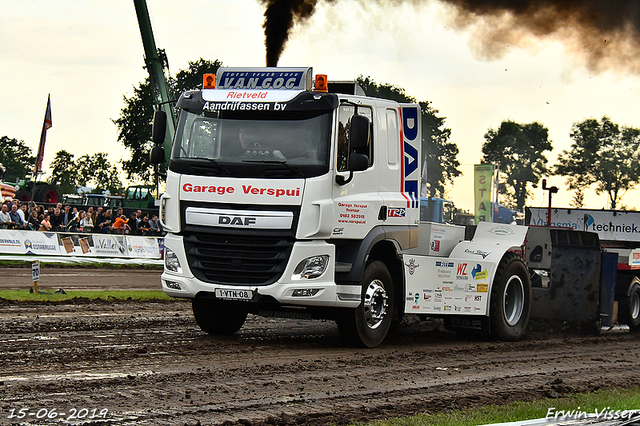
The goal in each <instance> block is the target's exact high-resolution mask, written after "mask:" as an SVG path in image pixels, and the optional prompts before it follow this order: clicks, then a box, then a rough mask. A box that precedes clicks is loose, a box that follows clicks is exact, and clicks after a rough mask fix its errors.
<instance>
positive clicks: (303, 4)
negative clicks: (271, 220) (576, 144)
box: [259, 0, 640, 72]
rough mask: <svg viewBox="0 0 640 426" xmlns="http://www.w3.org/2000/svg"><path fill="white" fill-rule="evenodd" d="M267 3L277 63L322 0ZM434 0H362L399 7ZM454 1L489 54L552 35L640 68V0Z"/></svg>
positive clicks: (610, 62)
mask: <svg viewBox="0 0 640 426" xmlns="http://www.w3.org/2000/svg"><path fill="white" fill-rule="evenodd" d="M259 1H260V2H261V3H262V4H264V5H265V7H266V9H265V12H264V18H265V19H264V24H263V27H264V32H265V46H266V49H267V66H276V65H277V64H278V59H279V58H280V55H281V54H282V52H283V50H284V47H285V44H286V42H287V39H288V37H289V33H290V31H291V29H292V28H293V26H294V25H295V24H298V23H303V22H304V21H306V20H307V19H308V18H309V17H310V16H312V15H313V13H314V11H315V8H316V5H317V4H318V2H319V1H325V2H327V3H333V2H335V1H337V0H259ZM429 1H431V0H368V1H366V0H358V2H361V3H365V2H367V3H374V4H380V5H388V6H393V5H396V4H399V3H403V2H409V3H412V4H416V5H418V4H420V3H425V4H426V3H428V2H429ZM438 1H440V2H442V3H445V4H449V5H452V6H454V10H455V17H454V24H455V26H456V27H458V28H466V27H471V26H474V25H475V24H480V25H478V26H476V27H475V30H476V31H477V33H478V34H477V35H478V37H479V41H480V43H481V46H482V47H481V50H482V53H483V55H484V56H485V57H486V58H492V57H499V56H500V55H501V52H503V51H505V50H506V48H507V46H509V45H516V46H518V45H520V44H524V45H526V42H525V41H526V40H524V39H527V38H531V37H537V38H545V37H551V38H553V39H554V40H558V41H561V42H562V43H563V44H564V45H565V47H566V48H567V49H568V50H569V51H571V52H572V53H576V54H578V55H580V56H582V57H584V58H585V59H586V62H587V66H588V67H589V68H590V69H592V70H595V71H601V70H603V69H607V68H614V67H615V68H622V69H625V70H627V71H632V72H640V54H639V53H640V40H639V39H640V37H639V36H640V1H639V0H616V1H609V0H438Z"/></svg>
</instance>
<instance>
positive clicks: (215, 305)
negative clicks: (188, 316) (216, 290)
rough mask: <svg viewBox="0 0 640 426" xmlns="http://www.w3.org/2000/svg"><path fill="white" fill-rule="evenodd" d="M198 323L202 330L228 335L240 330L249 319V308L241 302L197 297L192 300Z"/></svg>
mask: <svg viewBox="0 0 640 426" xmlns="http://www.w3.org/2000/svg"><path fill="white" fill-rule="evenodd" d="M191 308H192V309H193V316H194V317H195V319H196V323H198V326H199V327H200V329H201V330H202V331H204V332H205V333H209V334H212V335H218V336H219V335H222V336H228V335H231V334H234V333H235V332H236V331H238V330H240V328H241V327H242V325H243V324H244V321H245V320H246V319H247V313H248V311H247V309H246V307H244V306H242V305H241V304H239V303H233V302H227V301H224V300H217V299H207V298H202V297H196V298H195V299H192V300H191Z"/></svg>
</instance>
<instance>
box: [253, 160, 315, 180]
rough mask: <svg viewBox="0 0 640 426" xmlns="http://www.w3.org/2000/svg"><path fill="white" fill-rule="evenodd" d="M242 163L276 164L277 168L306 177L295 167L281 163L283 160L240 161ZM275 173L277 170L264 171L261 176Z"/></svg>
mask: <svg viewBox="0 0 640 426" xmlns="http://www.w3.org/2000/svg"><path fill="white" fill-rule="evenodd" d="M242 162H243V163H258V164H277V165H279V166H284V167H285V168H287V169H289V170H291V171H293V172H295V173H297V174H298V175H300V176H301V177H306V175H305V174H304V173H303V172H301V171H300V170H299V169H296V168H295V167H293V166H291V165H289V164H287V162H286V161H283V160H242ZM276 171H277V170H273V169H271V170H270V169H266V170H265V171H264V172H262V175H263V176H264V175H266V174H271V173H273V172H276ZM268 172H271V173H268ZM274 174H275V173H274Z"/></svg>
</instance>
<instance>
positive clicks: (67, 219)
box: [62, 205, 73, 228]
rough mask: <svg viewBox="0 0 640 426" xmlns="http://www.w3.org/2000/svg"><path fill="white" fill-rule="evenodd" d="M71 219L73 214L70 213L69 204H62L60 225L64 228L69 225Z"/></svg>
mask: <svg viewBox="0 0 640 426" xmlns="http://www.w3.org/2000/svg"><path fill="white" fill-rule="evenodd" d="M71 219H73V215H72V214H71V206H70V205H66V206H64V211H62V226H64V227H65V228H66V227H68V226H69V222H71Z"/></svg>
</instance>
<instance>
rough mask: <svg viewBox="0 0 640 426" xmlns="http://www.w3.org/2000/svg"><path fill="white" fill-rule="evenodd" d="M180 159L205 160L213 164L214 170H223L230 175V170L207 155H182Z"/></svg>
mask: <svg viewBox="0 0 640 426" xmlns="http://www.w3.org/2000/svg"><path fill="white" fill-rule="evenodd" d="M180 159H181V160H184V161H191V160H199V161H207V162H208V163H210V164H212V165H213V166H214V169H216V170H221V171H223V172H225V173H226V174H227V175H231V171H229V169H227V168H226V167H224V166H222V165H220V164H218V161H216V160H215V159H213V158H209V157H187V158H185V157H182V158H180Z"/></svg>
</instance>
